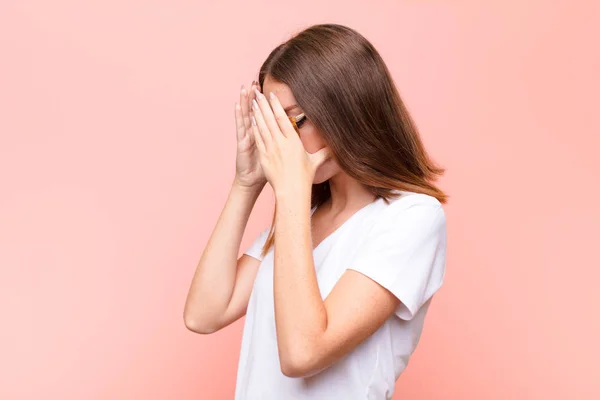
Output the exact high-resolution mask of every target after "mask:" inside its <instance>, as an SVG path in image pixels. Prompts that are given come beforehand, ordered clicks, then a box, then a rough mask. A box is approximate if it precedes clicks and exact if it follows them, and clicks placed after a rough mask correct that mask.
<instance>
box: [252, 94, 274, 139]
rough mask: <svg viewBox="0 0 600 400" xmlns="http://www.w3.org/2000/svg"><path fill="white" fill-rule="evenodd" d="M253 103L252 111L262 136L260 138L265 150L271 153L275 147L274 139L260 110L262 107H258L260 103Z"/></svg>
mask: <svg viewBox="0 0 600 400" xmlns="http://www.w3.org/2000/svg"><path fill="white" fill-rule="evenodd" d="M252 103H253V105H252V109H253V111H254V114H253V115H254V120H255V121H256V125H257V126H258V132H259V134H260V135H259V136H260V138H261V139H262V141H263V143H264V146H265V149H266V150H267V151H270V150H271V147H272V146H273V137H272V135H271V132H269V128H268V127H267V124H266V123H265V119H264V117H263V114H262V112H261V110H260V107H259V106H258V103H257V102H256V100H254V101H253V102H252Z"/></svg>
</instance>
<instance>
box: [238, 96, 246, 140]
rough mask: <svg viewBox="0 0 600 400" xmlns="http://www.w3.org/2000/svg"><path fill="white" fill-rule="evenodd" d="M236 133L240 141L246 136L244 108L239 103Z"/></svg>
mask: <svg viewBox="0 0 600 400" xmlns="http://www.w3.org/2000/svg"><path fill="white" fill-rule="evenodd" d="M235 131H236V132H237V140H238V141H240V140H242V139H243V138H244V136H245V135H246V127H245V126H244V118H243V116H242V108H241V107H240V105H239V104H238V103H235Z"/></svg>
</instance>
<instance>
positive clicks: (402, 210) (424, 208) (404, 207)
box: [380, 191, 446, 223]
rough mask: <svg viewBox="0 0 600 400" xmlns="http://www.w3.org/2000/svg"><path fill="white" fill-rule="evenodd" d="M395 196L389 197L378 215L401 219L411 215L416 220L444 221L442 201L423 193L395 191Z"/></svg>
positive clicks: (387, 218) (384, 217)
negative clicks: (396, 194)
mask: <svg viewBox="0 0 600 400" xmlns="http://www.w3.org/2000/svg"><path fill="white" fill-rule="evenodd" d="M395 192H396V193H398V194H399V196H398V197H397V198H394V199H390V200H389V204H386V205H384V210H383V212H382V213H381V215H380V217H381V218H383V219H386V220H390V219H394V218H399V219H403V218H406V217H407V216H412V217H413V218H409V219H414V220H415V221H416V222H419V220H423V221H426V220H440V221H443V222H444V223H445V220H446V215H445V212H444V208H443V207H442V203H441V202H440V201H439V200H438V199H436V198H435V197H433V196H430V195H428V194H424V193H415V192H403V191H395Z"/></svg>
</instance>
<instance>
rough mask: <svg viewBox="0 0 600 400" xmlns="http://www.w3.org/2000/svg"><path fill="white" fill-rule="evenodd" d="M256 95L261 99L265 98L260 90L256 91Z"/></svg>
mask: <svg viewBox="0 0 600 400" xmlns="http://www.w3.org/2000/svg"><path fill="white" fill-rule="evenodd" d="M254 93H256V97H258V98H259V99H260V98H262V97H264V96H263V95H262V93H261V92H259V91H258V89H254Z"/></svg>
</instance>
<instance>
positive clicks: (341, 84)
mask: <svg viewBox="0 0 600 400" xmlns="http://www.w3.org/2000/svg"><path fill="white" fill-rule="evenodd" d="M267 75H269V76H270V77H271V78H272V79H274V80H275V81H278V82H281V83H284V84H286V85H288V86H289V88H290V89H291V91H292V93H293V94H294V97H295V98H296V104H298V106H299V107H300V108H301V109H302V111H303V112H304V113H305V114H306V116H307V118H308V119H309V120H310V121H311V122H312V124H314V126H315V128H316V129H317V130H318V132H319V133H320V134H321V135H322V137H323V140H324V141H325V143H327V146H329V149H330V151H331V153H332V157H333V159H335V160H336V161H337V163H338V164H339V165H340V167H341V169H342V170H344V171H345V172H346V173H347V174H348V175H349V176H351V177H353V178H354V179H356V180H357V181H358V182H360V183H362V184H363V185H365V187H366V188H367V189H368V190H369V191H370V192H371V193H373V194H374V195H375V196H376V197H377V198H383V199H384V201H385V202H386V203H388V204H389V199H393V198H396V197H398V196H399V193H395V192H393V191H394V190H401V191H409V192H417V193H424V194H428V195H430V196H433V197H435V198H437V199H438V200H439V201H440V202H441V203H446V201H447V198H448V196H447V195H446V194H445V193H444V192H442V191H441V190H440V189H439V188H437V187H436V186H435V185H434V183H433V182H434V181H436V180H437V179H438V177H439V176H441V175H442V174H443V173H444V172H445V169H444V168H442V167H440V166H438V165H436V164H435V163H434V162H433V161H432V160H431V159H430V157H429V156H428V154H427V152H426V151H425V148H424V146H423V143H422V141H421V138H420V137H419V132H418V130H417V127H416V125H415V123H414V121H413V120H412V118H411V116H410V114H409V113H408V110H407V108H406V106H405V105H404V103H403V102H402V100H401V98H400V95H399V93H398V90H397V89H396V87H395V85H394V82H393V79H392V77H391V74H390V72H389V70H388V69H387V66H386V65H385V63H384V62H383V59H382V58H381V56H380V55H379V53H378V52H377V50H375V48H374V47H373V45H372V44H371V43H370V42H369V41H368V40H367V39H366V38H365V37H363V36H362V35H361V34H359V33H358V32H356V31H355V30H353V29H351V28H348V27H346V26H343V25H338V24H318V25H313V26H311V27H309V28H307V29H305V30H303V31H301V32H300V33H298V34H296V35H294V36H293V37H292V38H291V39H289V40H288V41H286V42H285V43H282V44H281V45H279V46H277V47H276V48H275V49H274V50H273V51H272V52H271V53H270V54H269V56H268V57H267V59H266V60H265V62H264V63H263V65H262V66H261V68H260V72H259V77H258V80H259V84H260V87H261V88H262V87H263V82H264V80H265V77H266V76H267ZM330 196H331V192H330V190H329V181H325V182H323V183H319V184H313V185H312V194H311V209H312V207H315V206H319V205H320V204H323V203H324V202H325V201H326V200H328V199H329V197H330ZM276 210H277V204H275V213H274V214H273V221H272V224H271V230H270V232H269V236H268V237H267V241H266V243H265V245H264V246H263V249H262V253H261V254H262V256H263V257H264V256H265V254H266V253H267V252H268V250H269V248H270V247H271V246H272V245H273V243H274V239H275V237H274V232H275V231H274V229H275V215H276Z"/></svg>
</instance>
